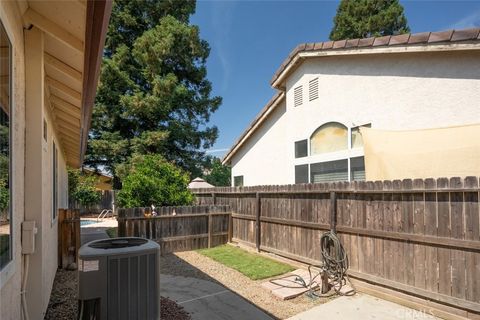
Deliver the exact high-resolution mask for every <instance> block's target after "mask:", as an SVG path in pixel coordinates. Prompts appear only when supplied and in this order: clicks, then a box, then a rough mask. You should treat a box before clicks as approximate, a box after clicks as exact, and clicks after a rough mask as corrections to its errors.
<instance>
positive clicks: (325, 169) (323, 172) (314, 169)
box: [310, 159, 348, 183]
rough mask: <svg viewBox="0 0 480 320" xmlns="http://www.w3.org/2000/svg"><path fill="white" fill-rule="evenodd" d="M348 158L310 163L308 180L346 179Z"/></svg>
mask: <svg viewBox="0 0 480 320" xmlns="http://www.w3.org/2000/svg"><path fill="white" fill-rule="evenodd" d="M347 180H348V160H347V159H342V160H336V161H327V162H319V163H313V164H311V165H310V181H311V182H312V183H322V182H333V181H347Z"/></svg>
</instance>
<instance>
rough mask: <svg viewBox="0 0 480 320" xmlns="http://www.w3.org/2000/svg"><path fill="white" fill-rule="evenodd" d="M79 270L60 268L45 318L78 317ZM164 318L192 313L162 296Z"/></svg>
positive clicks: (181, 319) (182, 318)
mask: <svg viewBox="0 0 480 320" xmlns="http://www.w3.org/2000/svg"><path fill="white" fill-rule="evenodd" d="M77 285H78V281H77V271H66V270H63V269H58V270H57V274H56V275H55V281H54V283H53V289H52V295H51V296H50V301H49V303H48V309H47V313H46V314H45V318H44V320H74V319H76V318H77V306H78V302H77ZM160 313H161V319H162V320H190V315H189V314H188V313H187V312H185V310H183V307H181V306H179V305H177V304H176V303H175V302H174V301H172V300H170V299H167V298H164V297H161V301H160Z"/></svg>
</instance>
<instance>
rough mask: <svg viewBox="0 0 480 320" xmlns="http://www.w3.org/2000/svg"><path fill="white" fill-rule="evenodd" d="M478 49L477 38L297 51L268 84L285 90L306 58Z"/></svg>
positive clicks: (479, 47)
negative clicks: (287, 83) (293, 74)
mask: <svg viewBox="0 0 480 320" xmlns="http://www.w3.org/2000/svg"><path fill="white" fill-rule="evenodd" d="M468 50H480V45H479V42H478V40H469V41H462V42H440V43H435V44H432V43H421V44H418V45H411V44H409V45H394V46H379V47H365V48H346V49H337V50H332V49H328V50H311V51H298V50H297V53H296V54H295V55H294V56H293V57H292V58H290V61H289V62H288V63H286V64H284V65H282V66H281V69H280V70H278V72H277V73H276V75H275V76H274V78H273V79H272V80H271V82H270V84H271V86H272V87H273V88H275V89H278V90H285V89H286V86H285V82H286V79H287V78H288V76H289V75H290V73H291V72H293V71H294V69H295V68H296V67H297V66H298V65H300V64H301V63H302V62H303V60H305V59H308V58H318V57H332V56H348V55H373V54H389V53H419V52H442V51H449V52H451V51H468Z"/></svg>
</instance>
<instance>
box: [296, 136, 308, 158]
mask: <svg viewBox="0 0 480 320" xmlns="http://www.w3.org/2000/svg"><path fill="white" fill-rule="evenodd" d="M307 149H308V142H307V139H305V140H301V141H296V142H295V158H303V157H306V156H307V155H308V150H307Z"/></svg>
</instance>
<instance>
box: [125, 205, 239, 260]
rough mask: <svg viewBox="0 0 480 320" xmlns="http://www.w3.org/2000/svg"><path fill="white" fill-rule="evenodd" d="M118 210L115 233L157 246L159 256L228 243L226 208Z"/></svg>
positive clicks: (228, 208) (211, 206)
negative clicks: (150, 242)
mask: <svg viewBox="0 0 480 320" xmlns="http://www.w3.org/2000/svg"><path fill="white" fill-rule="evenodd" d="M155 210H156V212H157V213H158V215H157V216H152V214H151V213H152V212H151V209H150V208H132V209H118V234H119V236H121V237H143V238H147V239H152V240H155V241H156V242H158V243H159V244H160V247H161V252H162V254H165V253H168V252H177V251H185V250H193V249H201V248H210V247H214V246H217V245H220V244H225V243H227V242H228V241H229V240H231V230H232V229H231V227H230V226H231V210H230V207H229V206H225V205H219V206H213V205H206V206H187V207H159V208H156V209H155Z"/></svg>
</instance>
